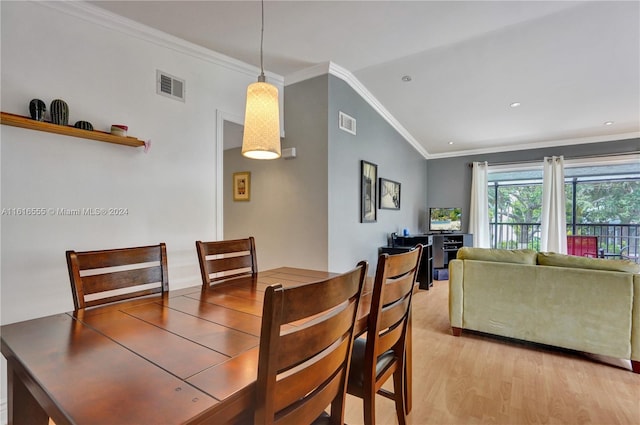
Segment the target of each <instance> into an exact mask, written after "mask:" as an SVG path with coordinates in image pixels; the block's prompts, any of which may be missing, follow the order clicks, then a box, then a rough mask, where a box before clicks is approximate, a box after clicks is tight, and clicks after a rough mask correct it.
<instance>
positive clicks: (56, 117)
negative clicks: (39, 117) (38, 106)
mask: <svg viewBox="0 0 640 425" xmlns="http://www.w3.org/2000/svg"><path fill="white" fill-rule="evenodd" d="M51 122H52V123H54V124H58V125H67V124H69V106H68V105H67V103H66V102H65V101H64V100H61V99H56V100H54V101H53V102H51Z"/></svg>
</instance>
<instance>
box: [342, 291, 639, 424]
mask: <svg viewBox="0 0 640 425" xmlns="http://www.w3.org/2000/svg"><path fill="white" fill-rule="evenodd" d="M448 291H449V283H448V282H447V281H436V282H434V286H433V288H432V289H431V290H429V291H420V292H418V293H417V294H415V295H414V301H413V367H414V369H413V410H412V412H411V414H410V415H409V424H413V425H428V424H437V425H445V424H461V425H469V424H508V425H527V424H596V425H615V424H629V425H640V374H635V373H633V372H631V365H630V364H629V362H628V361H626V362H625V361H621V360H617V359H609V358H601V357H597V358H596V357H595V356H587V355H583V354H579V353H574V352H567V351H562V350H556V349H553V348H550V347H546V346H540V345H535V344H528V343H524V342H518V341H513V340H507V339H501V338H496V337H489V336H485V335H481V334H477V333H471V332H466V331H463V333H462V336H461V337H454V336H452V335H451V330H450V327H449V316H448V296H449V294H448ZM390 388H393V386H392V385H391V386H390ZM347 397H348V399H347V411H346V423H348V424H349V425H358V424H362V423H363V419H362V401H361V400H360V399H358V398H355V397H352V396H350V395H349V396H347ZM376 419H377V420H376V423H377V424H379V425H393V424H396V423H397V420H396V417H395V409H394V404H393V402H392V401H391V400H388V399H385V398H384V397H382V396H378V397H377V398H376Z"/></svg>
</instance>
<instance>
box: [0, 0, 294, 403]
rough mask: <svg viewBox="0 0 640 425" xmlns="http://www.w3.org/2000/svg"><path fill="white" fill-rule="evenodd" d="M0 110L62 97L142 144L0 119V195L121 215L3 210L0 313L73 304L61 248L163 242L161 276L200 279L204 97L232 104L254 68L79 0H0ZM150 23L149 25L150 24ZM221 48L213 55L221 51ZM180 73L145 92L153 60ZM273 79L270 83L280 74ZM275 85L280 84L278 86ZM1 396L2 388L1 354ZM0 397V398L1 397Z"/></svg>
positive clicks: (209, 148) (208, 175) (241, 96)
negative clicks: (177, 97)
mask: <svg viewBox="0 0 640 425" xmlns="http://www.w3.org/2000/svg"><path fill="white" fill-rule="evenodd" d="M0 7H1V9H0V11H1V12H0V13H1V19H2V26H1V31H2V39H1V42H2V46H1V47H2V50H1V55H2V56H1V59H2V62H1V66H2V80H1V83H2V93H1V102H2V111H4V112H11V113H16V114H20V115H28V114H29V113H28V103H29V101H30V100H31V99H33V98H39V99H42V100H44V101H45V103H46V104H47V109H49V104H50V102H51V101H52V100H53V99H56V98H61V99H64V100H65V101H66V102H67V103H68V104H69V108H70V123H74V122H75V121H78V120H86V121H90V122H91V123H93V126H94V128H95V129H98V130H106V129H108V128H109V127H110V125H111V124H114V123H120V124H126V125H128V126H129V135H131V136H136V137H138V138H140V139H143V140H151V141H152V148H151V150H150V152H149V153H147V154H145V153H144V152H143V150H142V149H141V148H130V147H125V146H118V145H113V144H108V143H100V142H96V141H90V140H84V139H78V138H71V137H67V136H60V135H54V134H50V133H43V132H38V131H32V130H26V129H21V128H15V127H9V126H5V125H3V126H1V127H0V128H1V129H0V131H1V133H0V137H1V141H0V158H1V165H0V173H1V174H0V178H1V181H0V183H1V203H2V205H1V206H2V208H27V207H39V208H47V209H48V208H53V209H57V208H69V209H74V208H89V207H92V208H110V207H120V208H126V209H127V211H128V212H127V214H126V215H123V216H111V217H109V216H98V217H96V216H59V215H54V214H50V213H48V214H47V215H45V216H26V215H6V214H4V215H2V219H1V230H2V235H1V243H2V245H1V254H2V257H1V258H0V262H1V280H0V285H1V286H0V298H1V301H0V307H1V313H0V323H2V324H8V323H12V322H16V321H21V320H25V319H30V318H34V317H41V316H46V315H50V314H54V313H59V312H64V311H69V310H71V309H73V302H72V298H71V292H70V284H69V277H68V274H67V268H66V261H65V251H66V250H68V249H75V250H90V249H105V248H116V247H126V246H137V245H145V244H156V243H158V242H166V244H167V251H168V258H169V283H170V286H171V288H179V287H185V286H190V285H193V284H199V279H200V277H199V271H198V265H197V256H196V252H195V248H194V241H195V240H196V239H213V238H216V236H217V235H216V234H215V232H216V226H215V225H216V207H217V206H216V186H217V182H216V111H225V112H228V113H230V114H234V115H238V116H242V115H244V101H245V95H246V86H247V85H248V84H249V83H251V82H253V81H255V78H256V75H257V70H255V69H253V68H251V67H249V66H247V65H244V64H239V63H236V62H234V61H232V60H229V62H225V60H221V55H217V54H215V53H213V52H209V51H205V50H204V49H201V48H198V47H196V46H191V45H188V44H187V43H184V42H181V41H180V40H177V39H173V38H171V37H169V36H166V35H162V34H159V33H153V31H148V30H144V31H142V32H139V31H138V30H136V29H135V28H133V27H134V26H132V25H130V22H125V24H126V25H123V24H122V21H118V22H115V23H114V22H112V21H111V20H110V19H109V17H108V16H103V15H98V16H96V15H95V14H94V13H93V12H92V10H95V9H94V8H92V7H91V6H88V5H86V4H83V3H76V2H70V3H62V2H52V3H32V2H6V1H3V2H1V3H0ZM156 36H158V37H156ZM223 59H224V58H223ZM157 69H160V70H163V71H165V72H168V73H170V74H172V75H175V76H177V77H180V78H183V79H185V80H186V102H184V103H183V102H179V101H174V100H172V99H168V98H166V97H162V96H158V95H157V94H156V88H155V78H156V70H157ZM280 86H281V84H280ZM280 91H282V87H280ZM2 366H3V373H2V376H3V378H2V389H3V391H2V397H1V398H2V400H3V401H4V400H6V381H5V379H4V376H6V369H5V366H6V364H5V362H4V359H3V360H2ZM3 407H5V406H4V405H3Z"/></svg>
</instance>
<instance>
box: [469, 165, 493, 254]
mask: <svg viewBox="0 0 640 425" xmlns="http://www.w3.org/2000/svg"><path fill="white" fill-rule="evenodd" d="M488 168H489V164H487V163H486V162H474V163H473V177H472V179H471V208H470V211H469V233H471V234H472V235H473V246H475V247H478V248H490V247H491V238H490V235H489V193H488V191H489V189H488V183H489V177H488Z"/></svg>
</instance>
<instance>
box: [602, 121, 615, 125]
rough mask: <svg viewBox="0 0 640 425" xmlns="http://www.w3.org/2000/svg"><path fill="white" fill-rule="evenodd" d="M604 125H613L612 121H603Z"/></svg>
mask: <svg viewBox="0 0 640 425" xmlns="http://www.w3.org/2000/svg"><path fill="white" fill-rule="evenodd" d="M604 125H613V121H605V123H604Z"/></svg>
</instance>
